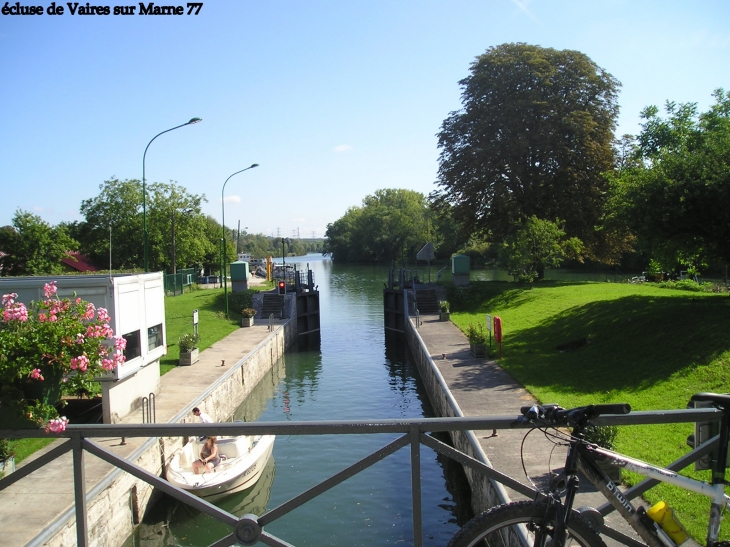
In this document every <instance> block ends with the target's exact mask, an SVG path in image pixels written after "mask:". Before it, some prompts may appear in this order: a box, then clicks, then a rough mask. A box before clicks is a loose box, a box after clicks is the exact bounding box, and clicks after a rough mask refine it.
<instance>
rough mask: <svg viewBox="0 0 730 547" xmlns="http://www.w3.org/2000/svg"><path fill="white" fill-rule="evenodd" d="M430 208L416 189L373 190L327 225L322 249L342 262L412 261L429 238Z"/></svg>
mask: <svg viewBox="0 0 730 547" xmlns="http://www.w3.org/2000/svg"><path fill="white" fill-rule="evenodd" d="M428 215H429V209H428V205H427V203H426V198H425V196H424V195H423V194H421V193H419V192H414V191H413V190H403V189H384V190H376V191H375V193H374V194H373V195H370V196H367V197H365V199H363V202H362V207H351V208H350V209H349V210H348V211H347V212H346V213H345V215H344V216H343V217H342V218H340V219H338V220H337V221H335V222H334V223H332V224H329V225H328V226H327V233H326V234H325V238H326V240H325V245H324V250H323V252H325V253H330V254H332V256H333V258H334V259H335V260H339V261H343V262H379V263H385V262H389V261H391V260H400V259H401V258H405V259H409V260H415V256H416V253H417V252H418V249H420V248H421V247H422V246H423V245H424V244H425V243H427V242H428V241H429V236H430V234H429V228H430V224H429V222H428Z"/></svg>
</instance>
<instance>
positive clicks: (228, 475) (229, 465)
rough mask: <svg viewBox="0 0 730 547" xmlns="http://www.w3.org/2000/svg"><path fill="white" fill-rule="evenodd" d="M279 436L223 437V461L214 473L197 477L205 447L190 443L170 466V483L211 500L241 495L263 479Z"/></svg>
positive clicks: (220, 447) (220, 442)
mask: <svg viewBox="0 0 730 547" xmlns="http://www.w3.org/2000/svg"><path fill="white" fill-rule="evenodd" d="M275 438H276V436H275V435H256V436H250V435H241V436H238V437H221V438H220V439H219V440H218V441H217V442H216V444H217V445H218V453H219V454H220V456H221V458H222V460H223V461H221V463H220V464H218V466H217V467H215V468H214V469H213V470H212V471H209V472H207V473H201V474H199V475H196V474H195V473H194V472H193V462H194V461H195V460H197V459H198V458H199V457H200V450H201V448H202V447H203V445H204V444H205V437H203V441H199V440H198V439H197V438H195V439H192V440H190V441H189V442H188V443H187V444H186V445H185V446H183V447H182V449H180V450H179V451H178V452H177V453H176V454H175V455H174V456H173V457H172V460H171V461H170V463H169V464H168V466H167V470H166V478H167V481H168V482H169V483H170V484H172V485H174V486H177V487H178V488H182V489H183V490H187V491H188V492H190V493H191V494H195V495H196V496H199V497H201V498H204V499H205V500H207V501H215V500H217V499H219V498H222V497H223V496H227V495H228V494H232V493H234V492H240V491H242V490H245V489H246V488H250V487H251V486H253V485H254V484H255V483H256V481H258V480H259V478H260V477H261V473H262V471H263V470H264V468H265V467H266V463H267V462H268V461H269V458H271V452H272V450H273V449H274V439H275Z"/></svg>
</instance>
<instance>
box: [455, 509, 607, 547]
mask: <svg viewBox="0 0 730 547" xmlns="http://www.w3.org/2000/svg"><path fill="white" fill-rule="evenodd" d="M554 529H555V511H554V510H553V509H552V508H551V507H550V506H549V505H548V504H545V503H540V502H535V501H521V502H516V503H510V504H508V505H500V506H498V507H494V508H492V509H490V510H489V511H486V512H484V513H482V514H481V515H478V516H476V517H474V518H473V519H471V520H470V521H469V522H467V523H466V524H465V525H464V526H463V527H462V529H461V530H459V531H458V532H457V533H456V535H455V536H454V537H453V538H451V541H450V542H449V544H448V546H447V547H483V546H486V547H550V546H551V545H552V537H553V531H554ZM565 545H566V547H568V546H571V545H581V546H582V547H606V544H605V543H604V542H603V540H602V539H601V537H600V536H599V535H598V534H597V533H596V532H595V531H594V530H593V529H592V528H590V527H589V526H588V524H586V523H585V522H584V521H583V520H582V519H581V518H580V517H571V519H570V521H569V522H568V531H567V537H566V540H565Z"/></svg>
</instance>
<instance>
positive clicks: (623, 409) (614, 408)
mask: <svg viewBox="0 0 730 547" xmlns="http://www.w3.org/2000/svg"><path fill="white" fill-rule="evenodd" d="M591 411H592V414H593V416H600V415H602V414H628V413H629V412H631V405H630V404H628V403H613V404H605V405H593V407H592V408H591Z"/></svg>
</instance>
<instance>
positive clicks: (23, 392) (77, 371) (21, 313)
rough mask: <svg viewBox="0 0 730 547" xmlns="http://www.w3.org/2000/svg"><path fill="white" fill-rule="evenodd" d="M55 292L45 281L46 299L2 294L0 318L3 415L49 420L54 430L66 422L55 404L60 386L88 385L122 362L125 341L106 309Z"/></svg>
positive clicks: (82, 387) (0, 413)
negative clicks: (29, 299)
mask: <svg viewBox="0 0 730 547" xmlns="http://www.w3.org/2000/svg"><path fill="white" fill-rule="evenodd" d="M56 291H57V288H56V282H55V281H54V282H52V283H47V284H46V285H45V286H44V294H45V297H46V299H45V300H42V301H40V302H31V304H30V306H29V307H26V306H25V305H24V304H23V303H22V302H16V300H15V299H16V298H17V297H18V295H17V294H15V293H11V294H6V295H4V296H3V297H2V306H3V308H4V309H3V313H2V320H0V416H6V417H10V416H11V414H14V415H15V417H16V419H18V420H24V421H25V422H26V423H35V424H37V425H42V424H43V423H44V422H46V421H48V424H47V426H46V430H47V431H53V432H59V431H63V430H64V429H65V427H66V423H68V420H66V418H65V417H60V418H59V417H58V411H57V409H56V405H57V404H58V403H59V402H60V400H61V393H62V391H66V392H70V393H76V392H79V391H81V390H88V389H89V388H90V387H91V386H90V384H91V382H92V381H93V378H94V377H97V376H99V375H101V374H102V373H103V372H104V371H110V370H114V369H115V368H116V367H117V366H119V365H120V364H122V363H123V362H124V360H125V358H124V355H123V354H122V352H123V350H124V348H125V346H126V340H124V338H122V337H115V336H114V332H113V331H112V328H111V327H110V326H109V314H108V313H107V310H105V309H104V308H98V309H96V308H95V307H94V305H93V304H91V303H89V302H84V301H83V300H81V299H80V298H76V299H74V300H71V299H68V298H66V299H63V300H61V299H59V298H58V296H57V295H56ZM0 426H2V419H1V418H0ZM1 428H2V427H0V429H1Z"/></svg>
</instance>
